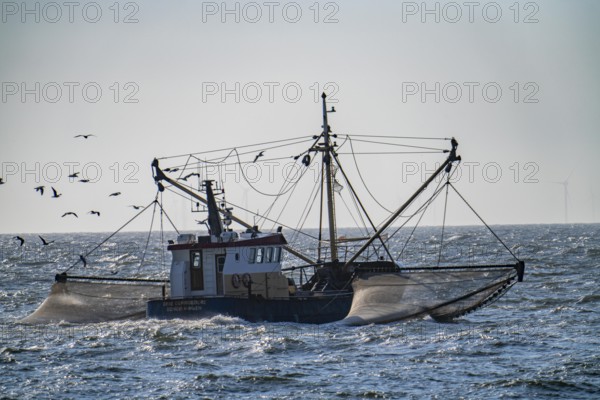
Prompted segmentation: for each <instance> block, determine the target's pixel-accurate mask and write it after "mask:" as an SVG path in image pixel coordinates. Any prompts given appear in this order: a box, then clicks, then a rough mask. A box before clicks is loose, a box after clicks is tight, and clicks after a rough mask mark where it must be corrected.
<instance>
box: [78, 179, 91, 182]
mask: <svg viewBox="0 0 600 400" xmlns="http://www.w3.org/2000/svg"><path fill="white" fill-rule="evenodd" d="M89 181H90V180H89V179H80V180H79V182H83V183H88V182H89Z"/></svg>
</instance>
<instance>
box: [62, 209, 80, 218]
mask: <svg viewBox="0 0 600 400" xmlns="http://www.w3.org/2000/svg"><path fill="white" fill-rule="evenodd" d="M67 215H74V216H75V218H79V217H78V216H77V214H75V213H74V212H72V211H69V212H66V213H64V214H63V215H62V217H61V218H64V217H66V216H67Z"/></svg>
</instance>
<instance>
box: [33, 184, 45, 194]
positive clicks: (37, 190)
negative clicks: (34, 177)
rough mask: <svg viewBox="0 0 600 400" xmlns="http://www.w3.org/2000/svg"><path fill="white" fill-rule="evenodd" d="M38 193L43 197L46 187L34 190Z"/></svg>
mask: <svg viewBox="0 0 600 400" xmlns="http://www.w3.org/2000/svg"><path fill="white" fill-rule="evenodd" d="M34 189H35V191H36V192H40V195H41V196H43V195H44V186H38V187H36V188H34Z"/></svg>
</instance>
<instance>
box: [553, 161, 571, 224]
mask: <svg viewBox="0 0 600 400" xmlns="http://www.w3.org/2000/svg"><path fill="white" fill-rule="evenodd" d="M571 175H573V171H571V173H570V174H569V176H567V179H565V180H564V181H562V182H553V183H557V184H559V185H562V186H563V190H564V197H565V224H567V223H569V179H571Z"/></svg>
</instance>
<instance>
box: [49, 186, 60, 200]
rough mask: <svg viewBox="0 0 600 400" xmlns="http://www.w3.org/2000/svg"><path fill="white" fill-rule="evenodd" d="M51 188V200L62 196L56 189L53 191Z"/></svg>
mask: <svg viewBox="0 0 600 400" xmlns="http://www.w3.org/2000/svg"><path fill="white" fill-rule="evenodd" d="M51 188H52V192H53V193H54V194H53V195H52V197H53V198H55V199H58V198H59V197H60V196H62V193H58V192H57V191H56V189H54V188H53V187H51Z"/></svg>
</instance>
